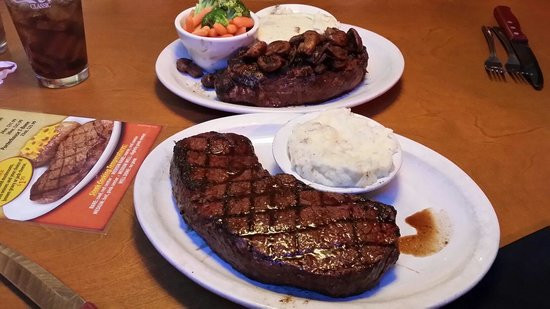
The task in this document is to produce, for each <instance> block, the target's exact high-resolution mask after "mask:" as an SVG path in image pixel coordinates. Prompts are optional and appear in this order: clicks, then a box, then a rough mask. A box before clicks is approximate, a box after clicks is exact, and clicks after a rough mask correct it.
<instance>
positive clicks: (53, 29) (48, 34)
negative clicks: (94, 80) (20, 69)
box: [5, 0, 88, 88]
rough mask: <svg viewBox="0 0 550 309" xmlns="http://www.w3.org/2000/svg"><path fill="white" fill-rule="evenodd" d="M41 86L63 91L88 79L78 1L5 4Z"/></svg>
mask: <svg viewBox="0 0 550 309" xmlns="http://www.w3.org/2000/svg"><path fill="white" fill-rule="evenodd" d="M5 2H6V5H7V7H8V10H9V12H10V15H11V18H12V20H13V23H14V25H15V28H16V30H17V33H18V34H19V38H20V39H21V43H22V44H23V47H24V48H25V52H26V53H27V57H28V58H29V61H30V63H31V67H32V68H33V70H34V72H35V74H36V77H37V78H38V81H39V82H40V84H41V85H42V86H44V87H48V88H66V87H71V86H74V85H77V84H79V83H81V82H82V81H84V80H86V79H87V78H88V56H87V53H86V38H85V35H84V20H83V18H82V3H81V0H5Z"/></svg>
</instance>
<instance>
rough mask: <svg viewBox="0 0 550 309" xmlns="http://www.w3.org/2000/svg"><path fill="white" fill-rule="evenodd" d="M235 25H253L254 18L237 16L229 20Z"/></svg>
mask: <svg viewBox="0 0 550 309" xmlns="http://www.w3.org/2000/svg"><path fill="white" fill-rule="evenodd" d="M231 22H232V23H233V24H234V25H236V26H237V27H245V28H251V27H252V26H254V20H253V19H252V18H250V17H245V16H237V17H235V18H233V20H232V21H231Z"/></svg>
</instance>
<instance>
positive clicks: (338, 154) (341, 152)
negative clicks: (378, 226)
mask: <svg viewBox="0 0 550 309" xmlns="http://www.w3.org/2000/svg"><path fill="white" fill-rule="evenodd" d="M391 136H392V130H390V129H387V128H384V127H383V126H373V125H372V124H370V123H369V121H368V120H367V119H365V118H362V117H360V116H358V115H354V114H352V113H351V110H350V109H333V110H328V111H324V112H322V113H321V114H320V115H319V116H318V117H317V118H315V119H313V120H310V121H307V122H305V123H302V124H299V125H297V126H296V127H295V128H294V129H293V131H292V134H291V135H290V137H289V141H288V153H289V156H290V162H291V164H292V168H293V170H295V171H296V172H297V173H298V175H300V176H301V177H303V178H305V179H307V180H310V181H313V182H315V183H319V184H323V185H326V186H331V187H365V186H368V185H370V184H373V183H375V182H376V181H377V180H378V178H382V177H385V176H388V175H389V174H390V173H391V171H392V170H393V169H394V168H395V167H394V165H393V160H392V156H393V154H394V153H396V152H397V151H398V147H399V146H398V144H397V143H396V141H395V140H394V139H392V137H391Z"/></svg>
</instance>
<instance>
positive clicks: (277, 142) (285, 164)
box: [273, 112, 402, 193]
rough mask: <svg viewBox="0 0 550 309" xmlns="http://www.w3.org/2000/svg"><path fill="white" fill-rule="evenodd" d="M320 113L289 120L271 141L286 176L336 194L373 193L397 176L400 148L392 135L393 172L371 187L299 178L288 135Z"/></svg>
mask: <svg viewBox="0 0 550 309" xmlns="http://www.w3.org/2000/svg"><path fill="white" fill-rule="evenodd" d="M320 113H321V112H314V113H308V114H304V115H302V116H298V117H296V118H294V119H292V120H290V121H289V122H287V123H286V124H285V125H284V126H283V127H282V128H281V129H280V130H279V131H277V134H275V137H274V139H273V157H274V158H275V161H276V162H277V164H278V165H279V167H280V168H281V169H282V170H283V172H285V173H287V174H292V175H293V176H294V177H296V178H297V179H298V180H300V181H301V182H303V183H305V184H306V185H308V186H311V187H313V188H315V189H317V190H321V191H329V192H338V193H364V192H369V191H373V190H376V189H378V188H380V187H382V186H383V185H385V184H387V183H388V182H390V180H392V179H393V178H394V177H395V175H396V174H397V171H399V168H400V167H401V162H402V159H401V157H402V151H401V146H399V141H398V140H397V138H396V137H395V135H394V134H392V139H393V140H394V141H395V142H396V143H397V147H398V148H397V152H396V153H394V154H393V156H392V159H393V170H392V171H391V172H390V174H389V175H388V176H386V177H382V178H379V179H378V180H377V181H376V182H375V183H373V184H371V185H368V186H366V187H330V186H325V185H322V184H319V183H315V182H313V181H311V180H308V179H305V178H303V177H302V176H300V175H299V174H298V173H297V172H296V171H295V170H294V169H293V168H292V163H291V162H290V156H289V154H288V139H289V138H290V135H291V134H292V130H293V129H294V127H295V126H296V125H298V124H301V123H304V122H306V121H309V120H312V119H314V118H315V117H317V116H318V115H319V114H320ZM352 115H353V116H354V117H361V118H363V119H366V120H367V121H368V123H369V125H370V126H382V125H381V124H380V123H378V122H376V121H374V120H372V119H370V118H368V117H365V116H362V115H358V114H352Z"/></svg>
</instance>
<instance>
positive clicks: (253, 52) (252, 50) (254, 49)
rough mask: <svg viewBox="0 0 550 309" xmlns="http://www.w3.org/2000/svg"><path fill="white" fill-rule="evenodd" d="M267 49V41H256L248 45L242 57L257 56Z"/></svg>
mask: <svg viewBox="0 0 550 309" xmlns="http://www.w3.org/2000/svg"><path fill="white" fill-rule="evenodd" d="M266 49H267V43H266V42H264V41H256V42H254V43H252V45H250V47H249V48H248V50H247V51H246V52H245V53H244V55H243V57H246V58H258V57H260V56H261V55H263V54H264V53H265V51H266Z"/></svg>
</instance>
